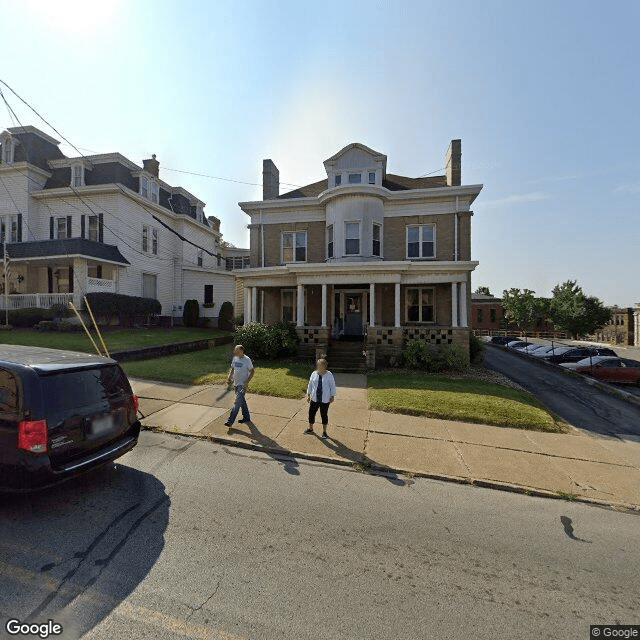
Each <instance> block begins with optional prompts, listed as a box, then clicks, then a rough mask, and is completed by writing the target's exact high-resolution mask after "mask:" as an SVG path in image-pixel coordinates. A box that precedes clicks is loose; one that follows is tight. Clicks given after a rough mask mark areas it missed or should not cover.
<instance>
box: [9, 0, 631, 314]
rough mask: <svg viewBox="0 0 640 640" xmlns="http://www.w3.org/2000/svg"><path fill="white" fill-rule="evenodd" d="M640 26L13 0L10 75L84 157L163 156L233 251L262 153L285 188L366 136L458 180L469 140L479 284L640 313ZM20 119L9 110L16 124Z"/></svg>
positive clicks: (356, 3) (357, 5)
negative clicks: (575, 292) (452, 160)
mask: <svg viewBox="0 0 640 640" xmlns="http://www.w3.org/2000/svg"><path fill="white" fill-rule="evenodd" d="M639 23H640V2H638V1H637V0H627V1H622V0H621V1H617V0H613V1H612V2H608V3H603V2H601V1H597V2H596V1H593V0H580V1H573V0H562V1H557V0H554V1H548V0H538V1H536V2H533V1H531V2H530V1H528V0H519V1H518V2H512V1H504V2H502V1H494V0H483V1H482V2H477V1H456V0H449V1H447V2H438V1H435V0H401V1H397V2H395V1H394V2H392V1H386V2H382V1H377V0H367V1H360V0H340V1H334V0H326V1H324V2H305V1H304V0H292V1H281V2H278V1H271V2H269V1H261V2H259V1H243V0H233V1H226V0H216V2H206V1H196V0H175V1H174V0H153V1H149V0H135V1H126V0H101V2H87V1H86V0H82V1H80V0H67V1H66V2H55V3H53V2H51V1H50V0H21V1H20V2H15V0H0V24H2V25H3V27H4V28H3V29H2V44H3V46H2V48H3V55H2V64H1V65H0V79H1V80H3V81H4V82H6V83H7V84H9V85H10V86H11V87H12V88H13V89H14V90H15V91H16V92H17V93H18V94H20V96H22V97H23V98H24V99H25V100H26V101H27V102H28V103H29V104H30V105H31V106H33V107H34V108H35V109H36V110H37V111H38V113H39V114H40V115H42V116H43V117H44V118H45V119H46V120H47V121H48V122H49V123H51V124H52V125H53V126H54V127H55V128H56V129H57V130H58V131H59V132H60V133H62V134H63V135H64V137H65V138H67V139H68V140H69V141H70V142H72V143H73V144H74V145H75V146H77V147H78V148H80V149H81V150H82V152H83V153H85V154H92V153H108V152H114V151H117V152H120V153H121V154H123V155H124V156H126V157H127V158H129V159H130V160H132V161H134V162H136V163H137V164H140V165H141V164H142V159H143V158H148V157H150V155H151V154H152V153H155V154H156V155H157V158H158V160H159V161H160V177H161V178H162V179H163V180H164V181H166V182H168V183H169V184H171V185H174V186H182V187H184V188H185V189H187V190H188V191H190V192H191V193H193V194H194V195H195V196H196V197H198V198H199V199H201V200H203V201H204V202H206V203H207V205H206V209H205V212H206V214H207V215H215V216H216V217H218V218H220V219H221V222H222V225H221V230H222V233H223V235H224V239H225V240H227V241H229V242H231V243H233V244H235V245H236V246H248V242H249V237H248V230H247V228H246V225H247V224H248V221H249V220H248V217H247V216H246V214H244V213H243V212H242V211H241V210H240V208H239V207H238V204H237V203H238V202H241V201H248V200H259V199H261V198H262V188H261V186H260V185H261V180H262V160H263V159H264V158H271V159H272V160H273V161H274V162H275V164H276V165H277V167H278V169H279V170H280V182H281V192H284V191H287V190H290V189H293V188H295V187H294V185H305V184H309V183H311V182H315V181H318V180H322V179H323V178H326V173H325V171H324V167H323V164H322V163H323V161H324V160H325V159H327V158H328V157H330V156H332V155H333V154H334V153H336V152H337V151H339V150H340V149H341V148H343V147H344V146H346V145H347V144H350V143H352V142H361V143H363V144H365V145H367V146H369V147H371V148H373V149H375V150H376V151H379V152H381V153H384V154H386V155H387V170H388V171H389V172H390V173H396V174H401V175H407V176H412V177H417V176H421V175H424V174H426V173H435V174H442V173H444V171H443V167H444V157H445V153H446V151H447V147H448V145H449V142H450V140H451V139H453V138H461V139H462V182H463V184H483V185H484V188H483V190H482V192H481V193H480V195H479V196H478V198H477V199H476V201H475V203H474V204H473V211H474V216H473V218H472V259H474V260H478V261H479V263H480V264H479V266H478V267H477V268H476V270H475V271H474V272H473V274H472V288H473V289H474V290H475V289H476V288H477V287H478V286H481V285H482V286H488V287H489V289H490V290H491V292H492V293H494V294H496V295H501V294H502V291H503V290H504V289H509V288H511V287H518V288H521V289H524V288H528V289H532V290H533V291H535V292H536V294H537V295H539V296H549V295H550V294H551V290H552V288H553V287H554V286H555V285H556V284H558V283H561V282H564V281H566V280H569V279H571V280H577V281H578V284H579V285H581V286H582V288H583V290H584V291H585V292H586V293H588V294H589V295H594V296H597V297H598V298H600V299H601V300H602V301H603V302H604V303H605V304H607V305H613V304H617V305H619V306H632V305H633V304H635V303H638V302H640V285H639V284H638V280H639V276H640V216H639V213H640V155H639V150H640V126H639V125H640V80H639V78H640V69H639V63H640V44H639V43H640V39H639V38H638V37H637V25H638V24H639ZM8 52H10V54H9V53H8ZM0 86H1V85H0ZM2 89H3V93H4V95H5V97H6V98H7V100H8V101H9V103H10V104H11V106H12V108H13V109H14V110H15V112H16V114H17V115H18V117H19V119H20V122H21V123H22V124H25V125H26V124H31V125H34V126H36V127H38V128H39V129H42V130H43V131H45V132H46V133H48V134H49V135H52V136H53V137H54V138H56V139H59V137H58V135H57V134H56V133H55V132H53V131H52V130H51V129H49V128H48V127H47V125H46V124H44V123H43V122H42V121H41V120H39V118H38V117H37V116H36V115H35V114H34V113H33V112H32V111H30V110H29V109H28V108H27V107H26V106H25V105H24V104H22V103H21V102H19V101H18V100H17V99H16V98H15V96H13V95H12V94H11V93H10V92H9V91H8V90H7V89H6V87H2ZM15 124H16V123H15V122H13V121H12V120H11V117H10V115H9V112H8V110H7V109H6V108H4V104H3V103H0V130H3V129H5V128H7V127H11V126H15ZM61 148H62V150H63V152H64V153H65V154H67V155H69V156H74V155H77V153H76V152H75V151H74V150H73V149H72V148H71V147H69V146H68V145H66V144H64V145H62V146H61ZM181 172H191V173H199V174H205V175H206V176H213V177H199V176H194V175H191V174H190V173H181Z"/></svg>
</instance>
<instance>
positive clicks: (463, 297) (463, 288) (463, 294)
mask: <svg viewBox="0 0 640 640" xmlns="http://www.w3.org/2000/svg"><path fill="white" fill-rule="evenodd" d="M460 326H461V327H468V326H469V322H468V320H467V283H466V282H461V283H460Z"/></svg>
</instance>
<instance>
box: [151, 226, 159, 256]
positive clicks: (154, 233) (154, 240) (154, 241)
mask: <svg viewBox="0 0 640 640" xmlns="http://www.w3.org/2000/svg"><path fill="white" fill-rule="evenodd" d="M151 253H153V255H154V256H157V255H158V230H157V229H152V230H151Z"/></svg>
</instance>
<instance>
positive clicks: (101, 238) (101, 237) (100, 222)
mask: <svg viewBox="0 0 640 640" xmlns="http://www.w3.org/2000/svg"><path fill="white" fill-rule="evenodd" d="M103 227H104V214H103V213H100V214H99V215H98V242H104V229H103Z"/></svg>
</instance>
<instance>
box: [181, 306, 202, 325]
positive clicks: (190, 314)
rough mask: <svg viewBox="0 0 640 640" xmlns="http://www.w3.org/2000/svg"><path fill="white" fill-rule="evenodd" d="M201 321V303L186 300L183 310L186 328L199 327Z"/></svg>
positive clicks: (183, 320)
mask: <svg viewBox="0 0 640 640" xmlns="http://www.w3.org/2000/svg"><path fill="white" fill-rule="evenodd" d="M199 319H200V303H199V302H198V301H197V300H185V302H184V307H183V310H182V322H183V323H184V326H185V327H197V326H198V320H199Z"/></svg>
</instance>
